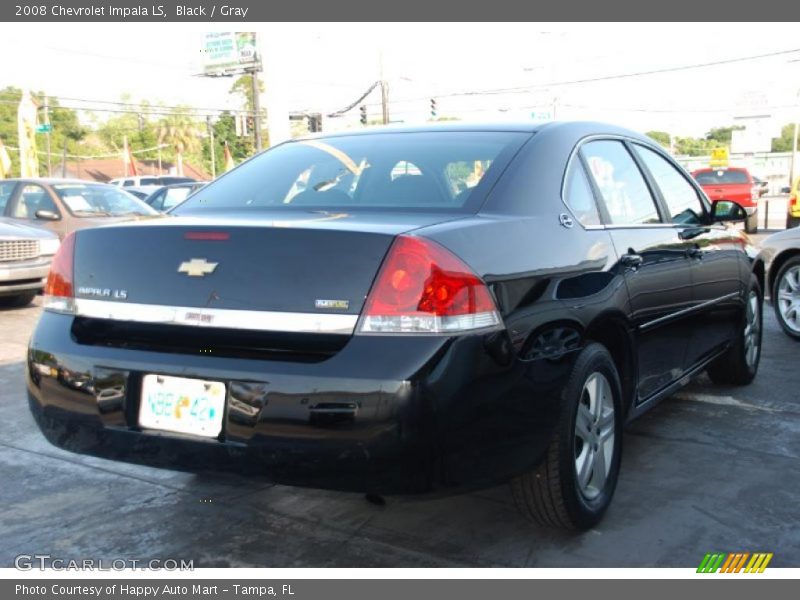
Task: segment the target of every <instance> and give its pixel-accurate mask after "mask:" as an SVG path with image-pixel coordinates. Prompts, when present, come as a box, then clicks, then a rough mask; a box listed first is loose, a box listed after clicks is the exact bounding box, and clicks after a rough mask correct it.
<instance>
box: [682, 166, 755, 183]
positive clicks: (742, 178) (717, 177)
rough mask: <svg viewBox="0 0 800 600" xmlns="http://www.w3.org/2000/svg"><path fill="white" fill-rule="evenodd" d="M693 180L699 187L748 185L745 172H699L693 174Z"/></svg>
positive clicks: (748, 181) (723, 170) (724, 170)
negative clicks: (733, 184) (734, 184)
mask: <svg viewBox="0 0 800 600" xmlns="http://www.w3.org/2000/svg"><path fill="white" fill-rule="evenodd" d="M694 178H695V179H696V180H697V183H699V184H700V185H725V184H732V183H750V180H749V179H748V178H747V172H746V171H728V170H726V169H720V170H718V171H700V172H699V173H695V175H694Z"/></svg>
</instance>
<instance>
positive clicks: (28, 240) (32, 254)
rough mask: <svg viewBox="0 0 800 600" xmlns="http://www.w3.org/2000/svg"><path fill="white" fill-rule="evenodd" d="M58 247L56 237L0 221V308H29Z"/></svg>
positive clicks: (33, 228) (8, 221) (3, 220)
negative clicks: (27, 305) (28, 305)
mask: <svg viewBox="0 0 800 600" xmlns="http://www.w3.org/2000/svg"><path fill="white" fill-rule="evenodd" d="M59 245H60V242H59V241H58V236H57V235H56V234H55V233H52V232H50V231H47V230H46V229H40V228H39V227H30V226H28V225H23V224H21V223H16V222H14V221H10V220H6V219H2V218H0V306H3V307H13V306H25V305H26V304H30V302H31V301H32V300H33V298H34V296H36V294H37V293H39V292H40V291H41V290H42V288H43V287H44V283H45V280H46V279H47V273H48V271H49V270H50V262H51V261H52V260H53V255H54V254H55V253H56V251H57V250H58V247H59Z"/></svg>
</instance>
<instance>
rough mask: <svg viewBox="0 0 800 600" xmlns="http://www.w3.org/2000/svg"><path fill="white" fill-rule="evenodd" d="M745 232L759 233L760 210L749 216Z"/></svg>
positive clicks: (745, 223) (745, 224)
mask: <svg viewBox="0 0 800 600" xmlns="http://www.w3.org/2000/svg"><path fill="white" fill-rule="evenodd" d="M744 231H745V233H758V211H756V212H754V213H753V214H752V215H750V216H748V217H747V220H746V221H745V222H744Z"/></svg>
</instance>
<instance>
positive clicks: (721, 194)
mask: <svg viewBox="0 0 800 600" xmlns="http://www.w3.org/2000/svg"><path fill="white" fill-rule="evenodd" d="M692 177H694V178H695V180H696V181H697V183H699V184H700V186H701V187H702V188H703V191H704V192H705V193H706V196H708V198H709V200H711V201H712V202H713V201H714V200H732V201H733V202H736V203H737V204H740V205H741V206H742V207H743V208H744V209H745V210H746V211H747V215H748V217H747V221H745V226H744V230H745V231H746V232H747V233H755V232H756V231H758V199H759V198H760V197H761V191H760V186H759V185H758V183H757V182H756V181H755V180H754V179H753V176H752V175H750V172H749V171H748V170H747V169H744V168H742V167H726V168H719V169H711V168H708V169H697V170H696V171H693V172H692Z"/></svg>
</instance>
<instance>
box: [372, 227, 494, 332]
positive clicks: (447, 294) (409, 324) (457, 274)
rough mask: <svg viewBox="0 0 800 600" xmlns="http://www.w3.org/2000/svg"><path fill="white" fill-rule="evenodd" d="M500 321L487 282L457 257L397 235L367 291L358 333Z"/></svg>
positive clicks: (462, 327) (467, 327)
mask: <svg viewBox="0 0 800 600" xmlns="http://www.w3.org/2000/svg"><path fill="white" fill-rule="evenodd" d="M500 323H501V320H500V315H499V313H498V312H497V307H496V306H495V303H494V299H493V298H492V295H491V293H490V292H489V288H488V287H486V284H485V283H484V282H483V281H482V280H481V279H480V278H479V277H478V276H477V275H475V274H474V273H473V272H472V271H471V270H470V268H469V267H468V266H467V265H466V264H464V262H463V261H461V260H460V259H459V258H458V257H456V256H455V255H454V254H452V253H451V252H449V251H448V250H446V249H444V248H442V247H441V246H440V245H438V244H436V243H435V242H432V241H430V240H426V239H423V238H417V237H410V236H400V237H398V238H397V239H396V240H395V241H394V243H393V244H392V247H391V248H390V249H389V254H388V255H387V257H386V258H385V259H384V261H383V265H382V266H381V269H380V271H379V272H378V277H377V279H376V280H375V283H373V285H372V290H371V291H370V293H369V296H367V301H366V303H365V305H364V311H363V313H362V316H361V322H360V325H359V333H453V332H463V331H471V330H476V329H484V328H488V327H497V326H499V325H500Z"/></svg>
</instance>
